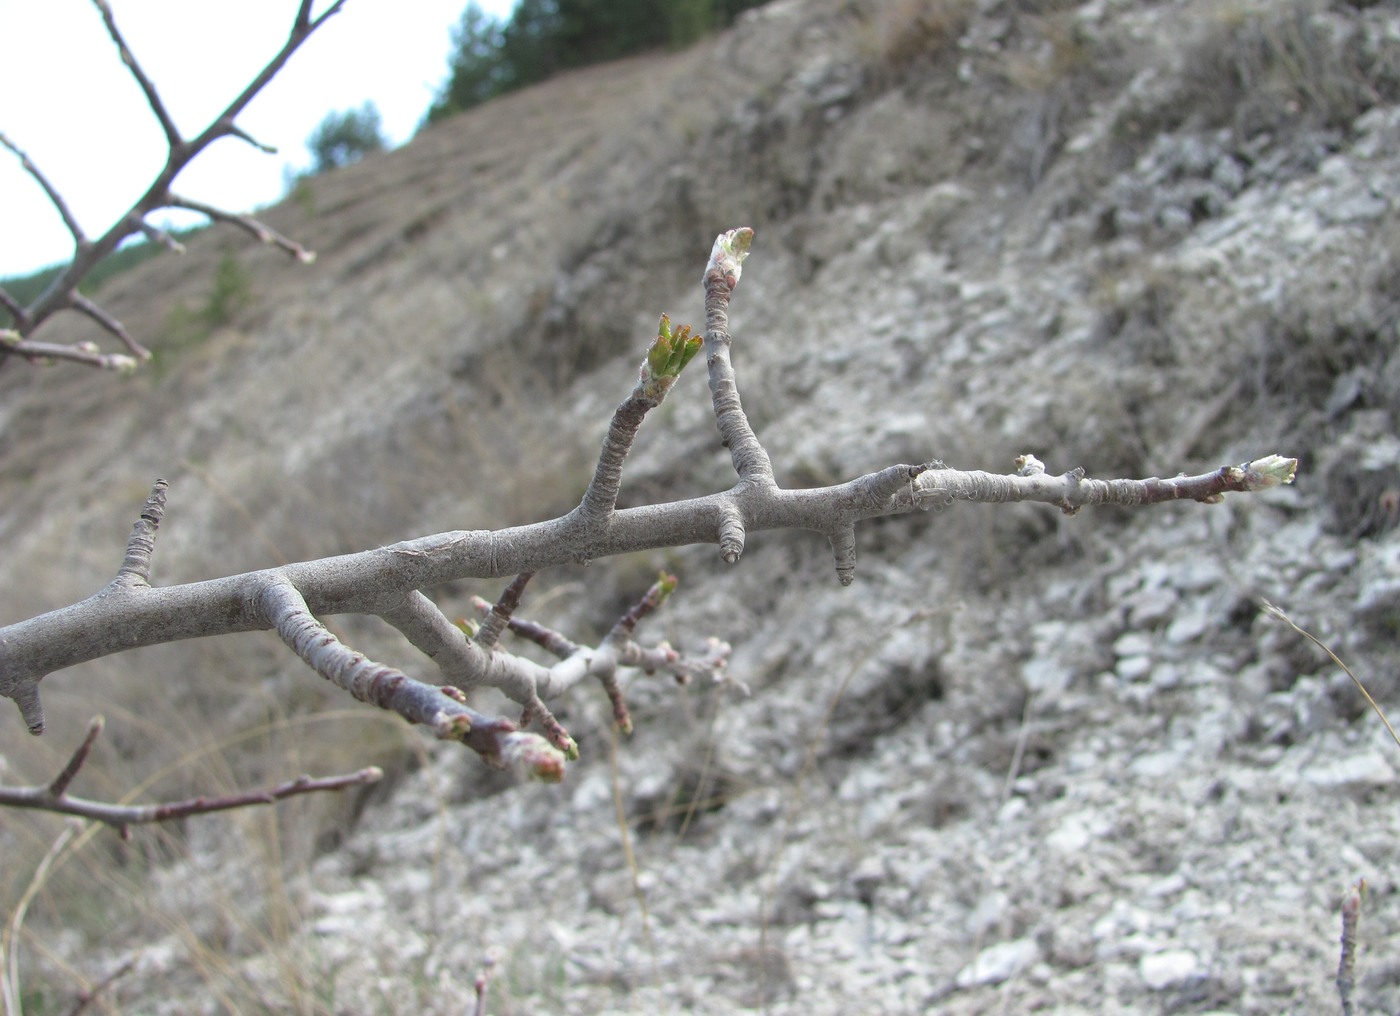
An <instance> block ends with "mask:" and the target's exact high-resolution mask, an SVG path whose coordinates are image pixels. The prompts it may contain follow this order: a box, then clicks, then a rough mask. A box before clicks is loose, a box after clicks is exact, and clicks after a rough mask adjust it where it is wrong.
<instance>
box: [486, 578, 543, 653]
mask: <svg viewBox="0 0 1400 1016" xmlns="http://www.w3.org/2000/svg"><path fill="white" fill-rule="evenodd" d="M534 575H535V573H534V572H523V573H522V574H520V575H517V576H516V577H515V578H514V579H512V580H511V583H510V585H508V586H506V588H505V591H504V592H502V593H501V598H500V599H499V600H497V601H496V602H495V604H494V605H493V606H492V607H491V609H490V610H488V611H487V612H486V620H484V621H482V622H481V627H480V628H479V629H478V630H477V633H476V634H475V635H473V636H472V641H473V642H475V643H476V644H477V645H479V646H480V647H481V648H482V649H491V648H493V647H494V646H495V645H496V643H497V642H498V641H499V640H500V638H501V631H502V629H504V628H505V626H506V625H507V624H508V623H509V622H510V618H511V615H512V614H514V613H515V612H516V610H517V609H519V607H520V597H521V595H522V594H523V593H524V592H525V586H526V585H527V584H528V583H529V581H530V580H531V579H532V578H534Z"/></svg>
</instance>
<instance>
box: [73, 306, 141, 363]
mask: <svg viewBox="0 0 1400 1016" xmlns="http://www.w3.org/2000/svg"><path fill="white" fill-rule="evenodd" d="M68 306H70V307H72V308H73V309H74V310H76V311H80V312H81V313H83V314H86V315H87V316H88V317H90V318H92V320H94V321H96V322H97V323H98V324H99V325H101V326H102V327H103V328H105V329H107V331H109V332H111V333H112V334H113V335H115V336H116V337H117V338H118V339H120V340H121V343H122V345H123V346H125V347H126V348H127V351H128V352H130V353H131V355H132V356H134V357H136V358H137V359H138V360H149V359H150V358H151V351H150V350H149V349H147V348H146V347H145V346H143V345H141V343H139V342H137V341H136V340H135V339H133V338H132V337H131V333H129V332H128V331H127V330H126V327H125V326H124V325H123V324H122V323H121V322H120V321H118V320H117V319H116V318H114V317H112V315H110V314H108V313H107V312H106V311H105V310H103V309H102V308H101V307H99V306H98V305H97V304H95V303H93V302H92V301H91V300H89V299H88V298H87V297H85V296H83V295H82V294H81V293H79V292H78V291H77V290H76V289H75V290H74V291H73V292H72V293H70V294H69V296H68Z"/></svg>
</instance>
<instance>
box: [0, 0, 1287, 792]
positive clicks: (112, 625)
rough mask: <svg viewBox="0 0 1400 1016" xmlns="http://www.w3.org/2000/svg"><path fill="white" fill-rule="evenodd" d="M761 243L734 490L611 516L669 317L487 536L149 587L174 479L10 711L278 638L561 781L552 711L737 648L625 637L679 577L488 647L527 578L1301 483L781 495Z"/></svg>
mask: <svg viewBox="0 0 1400 1016" xmlns="http://www.w3.org/2000/svg"><path fill="white" fill-rule="evenodd" d="M304 9H305V8H304ZM751 237H752V231H751V230H747V229H744V230H732V231H730V232H729V233H726V234H723V235H721V236H720V238H719V239H718V240H717V241H716V243H715V247H714V251H713V252H712V255H711V258H710V262H709V265H708V266H707V268H706V271H705V276H704V283H705V292H706V322H707V328H706V334H705V339H704V343H703V347H704V350H705V352H706V362H707V364H708V369H709V381H710V390H711V393H712V396H713V402H714V412H715V418H716V423H717V426H718V428H719V431H720V435H721V438H722V440H723V442H724V443H725V444H726V445H727V446H728V447H729V449H730V451H731V453H732V455H733V461H734V469H735V472H736V473H737V474H738V482H737V483H735V485H734V486H733V487H732V488H730V489H729V490H727V491H723V492H721V493H718V494H712V495H710V496H708V497H702V498H693V499H689V500H683V501H673V502H669V503H664V504H657V505H647V506H643V507H638V508H629V509H624V510H621V511H619V510H617V509H616V507H615V502H616V496H617V490H618V485H619V484H620V482H621V473H622V466H623V462H624V460H625V458H626V455H627V452H628V450H629V449H630V448H631V445H632V441H633V439H634V438H635V435H636V433H637V429H638V427H639V426H640V425H641V422H642V419H643V417H644V416H645V415H646V413H647V411H648V410H650V409H651V408H654V407H655V406H657V405H659V404H660V403H661V401H662V400H663V399H664V398H665V396H666V393H667V392H668V391H669V390H670V388H671V385H672V383H673V382H674V380H675V378H676V376H677V375H678V374H679V372H680V370H681V369H683V367H684V365H685V362H687V361H688V359H689V357H690V356H691V355H693V354H694V353H695V352H696V351H697V349H698V348H699V344H698V343H695V344H692V340H691V339H690V338H689V337H688V335H687V333H688V329H684V328H682V329H677V330H676V331H674V332H673V331H671V330H670V328H669V324H668V323H667V321H666V319H665V318H664V317H663V320H662V328H661V334H660V335H659V336H658V339H657V340H656V341H655V342H654V343H653V345H652V346H651V348H650V349H649V350H648V354H647V359H646V361H644V363H643V365H642V369H641V377H640V380H639V382H638V384H637V386H636V388H635V389H634V391H633V393H632V396H631V397H629V398H628V399H627V400H626V401H624V402H623V403H622V404H621V405H620V406H619V407H618V408H617V411H616V412H615V413H614V416H613V421H612V425H611V427H610V428H609V431H608V436H607V439H606V440H605V442H604V446H603V449H602V451H601V453H600V455H599V464H598V468H597V471H596V473H595V475H594V480H593V483H592V484H591V485H590V487H589V490H588V493H587V494H586V495H585V496H584V499H583V502H582V503H581V504H580V505H579V507H577V508H575V509H574V510H573V511H571V512H569V513H568V514H567V515H564V516H562V517H560V518H557V519H552V520H550V521H547V522H539V523H535V524H533V525H528V526H517V527H514V528H510V529H502V530H497V531H494V532H492V531H487V530H469V531H456V532H447V533H439V534H436V535H434V536H426V537H422V538H420V539H416V540H407V541H405V542H402V543H396V544H393V545H391V546H388V547H381V548H379V549H377V550H369V551H365V552H363V553H359V554H346V555H341V556H339V557H331V558H325V559H322V560H319V561H303V562H299V563H296V564H289V565H284V566H282V567H278V568H269V569H265V570H263V571H255V572H247V573H245V574H242V575H233V576H229V577H227V578H221V579H213V580H209V581H206V582H195V583H189V584H185V585H178V586H167V587H164V588H156V587H152V586H150V585H149V574H150V558H151V552H152V549H153V546H154V538H155V532H156V528H157V526H158V525H159V523H160V520H161V517H162V514H163V512H164V504H165V487H164V484H163V483H157V485H156V488H155V490H153V491H152V494H151V497H150V498H149V499H148V500H147V502H146V505H145V508H144V509H143V511H142V516H141V519H140V520H138V522H137V524H136V526H135V527H134V529H133V532H132V536H131V539H130V541H129V543H128V548H127V555H126V559H125V560H124V562H123V565H122V568H121V570H120V571H119V573H118V575H117V577H116V578H115V579H114V580H113V581H112V582H111V583H110V584H108V586H107V587H106V588H104V589H103V590H102V591H101V592H99V593H97V594H96V595H94V596H91V597H89V598H88V599H86V600H83V601H82V602H80V603H76V604H73V605H72V606H69V607H63V608H61V609H59V610H55V611H51V612H49V613H47V614H42V615H40V616H38V617H35V618H31V619H30V620H28V621H21V622H19V623H17V624H12V625H9V626H7V627H4V628H0V695H5V696H7V697H9V698H11V699H14V700H15V702H16V703H17V704H18V705H19V707H20V710H21V713H22V714H23V715H24V718H25V720H26V722H27V723H28V724H29V727H30V729H31V730H32V731H33V732H35V733H38V732H40V731H41V730H42V729H43V713H42V709H41V708H40V702H39V694H38V688H39V682H40V681H41V680H42V679H43V678H44V677H45V676H46V675H47V674H49V673H51V672H52V671H54V670H59V669H61V668H64V667H70V666H73V665H74V664H77V663H81V662H84V661H86V660H91V659H95V658H97V657H100V656H106V655H110V654H112V653H115V652H119V651H121V650H123V649H130V648H134V647H136V646H148V645H154V644H157V643H164V642H173V641H177V640H179V639H185V638H196V637H202V636H208V635H220V634H227V633H232V632H240V631H252V630H257V629H267V628H272V629H275V630H276V631H277V632H278V634H279V635H280V636H281V637H282V639H283V641H285V642H286V643H287V645H288V646H290V647H291V648H292V649H293V650H294V651H295V652H296V653H297V655H298V656H300V657H301V658H302V659H303V660H304V661H305V662H306V663H307V664H309V665H310V666H311V667H312V668H313V669H315V670H316V671H317V673H319V674H321V675H322V676H324V677H326V678H327V679H328V680H330V681H332V682H333V683H335V684H336V685H337V686H339V687H341V688H343V689H345V690H346V691H349V692H350V693H351V694H352V695H354V696H355V697H356V698H358V699H361V700H362V701H366V702H371V703H374V704H375V705H378V706H381V707H383V708H386V709H392V710H394V711H395V712H397V713H399V714H400V715H402V716H404V717H405V718H406V719H408V720H410V721H411V722H414V723H418V724H422V725H424V726H427V727H428V728H429V729H430V730H432V731H433V732H434V733H436V734H437V735H438V736H439V737H446V738H452V739H456V740H462V741H464V742H465V743H467V744H468V745H469V746H471V747H472V748H474V749H475V750H476V751H478V752H479V753H481V754H482V755H483V756H485V757H486V758H488V759H490V760H492V761H496V762H500V763H511V762H515V763H516V764H521V765H524V766H525V767H526V768H527V769H530V770H531V771H533V772H535V773H536V774H537V775H544V776H546V777H551V778H552V777H554V776H556V775H558V774H559V773H560V772H562V760H563V757H564V756H569V757H572V756H573V755H574V754H575V753H576V751H577V747H576V745H575V744H574V742H573V739H572V738H571V737H570V736H569V735H568V733H567V731H565V730H564V728H563V727H562V725H560V724H559V722H558V720H556V719H555V718H554V716H553V715H552V714H551V713H550V711H549V709H548V707H547V706H546V705H545V702H546V700H548V699H552V698H555V697H557V696H558V695H561V694H563V693H564V692H565V691H567V690H568V689H569V688H570V687H572V686H573V685H575V684H577V683H578V682H580V681H582V680H584V679H585V678H588V677H596V678H598V679H599V680H600V681H601V682H602V684H603V686H604V688H605V689H606V690H607V692H608V694H609V697H610V698H611V699H612V701H613V706H614V716H615V717H616V719H617V721H618V724H619V726H621V727H623V728H624V729H626V728H627V727H628V726H629V725H630V721H629V720H628V717H627V712H626V706H625V703H623V701H622V696H621V692H620V686H619V684H618V682H617V679H616V671H617V668H618V666H626V665H632V666H642V667H645V668H647V669H666V670H669V671H670V672H672V673H674V674H676V675H677V676H678V677H688V676H690V675H691V674H693V673H709V674H712V675H715V676H718V673H719V671H720V670H721V669H722V667H723V661H724V657H725V656H726V655H727V652H728V648H727V647H725V646H723V644H722V643H718V642H716V643H714V644H713V646H712V648H711V650H710V651H708V652H707V653H706V655H705V658H704V659H703V660H702V661H699V662H696V661H687V660H685V659H684V658H682V657H681V656H680V654H677V653H675V652H674V650H671V649H670V648H669V647H667V646H665V645H664V644H663V645H662V646H660V647H656V648H654V649H644V648H642V647H640V646H638V645H637V644H636V643H635V642H634V641H633V640H632V632H633V629H634V628H635V627H636V624H637V622H638V621H639V620H640V619H641V618H642V617H643V616H645V614H646V613H648V612H649V611H651V610H653V609H655V607H656V606H658V605H659V604H660V602H661V601H662V600H663V599H664V598H665V596H666V595H668V594H669V592H670V589H671V588H674V579H672V578H670V577H669V576H667V577H663V579H662V580H661V581H659V582H658V584H657V585H656V586H655V587H653V589H652V590H651V591H650V592H649V593H648V595H647V597H645V598H644V599H643V600H642V601H641V602H640V603H639V604H638V605H637V606H636V607H635V608H634V609H633V610H632V611H630V612H629V613H628V614H627V615H625V616H624V617H623V618H622V620H621V621H619V622H618V624H617V626H616V627H615V628H614V629H613V631H612V632H611V633H610V634H609V635H608V636H607V637H606V638H605V639H604V640H603V642H602V643H600V644H599V646H598V647H596V648H589V647H587V646H581V645H578V644H576V643H574V642H572V641H571V640H568V639H565V638H564V637H563V636H557V633H551V634H550V635H549V636H547V637H545V641H544V642H542V644H547V645H548V647H549V648H550V649H551V651H554V652H556V654H557V655H559V656H560V657H561V659H560V660H559V662H558V663H556V664H555V665H554V666H552V667H544V666H541V665H539V664H537V663H534V662H531V661H529V660H527V659H525V658H523V657H519V656H516V655H514V654H512V653H509V652H505V651H503V650H501V649H500V648H499V647H497V646H496V639H497V636H498V635H499V634H500V632H501V631H503V630H504V629H505V627H506V626H507V625H510V626H511V627H512V628H515V629H516V630H517V631H520V630H522V625H519V624H517V623H516V622H515V621H514V619H513V617H512V615H513V613H514V611H515V609H516V607H517V606H518V604H519V599H520V594H521V592H522V590H523V589H524V585H525V582H526V581H527V580H528V578H529V576H530V575H531V574H533V573H534V572H537V571H540V570H542V569H545V568H550V567H554V566H557V565H562V564H570V563H576V562H580V561H590V560H593V559H596V558H603V557H611V556H613V555H616V554H624V553H630V552H634V551H639V550H651V549H656V548H667V547H679V546H685V545H688V544H703V543H717V544H718V545H719V547H720V552H721V554H722V555H723V557H724V559H725V560H726V561H729V562H731V563H732V562H734V561H736V560H737V559H738V556H739V554H740V552H741V551H742V549H743V546H744V541H745V539H746V537H747V534H748V533H752V532H759V531H763V530H769V529H808V530H812V531H813V532H816V533H820V534H822V535H824V536H826V537H827V538H828V539H829V540H830V542H831V545H832V548H833V552H834V554H835V558H836V570H837V575H838V577H839V578H840V580H841V582H842V583H843V584H846V583H849V582H850V581H851V580H852V578H853V575H854V569H855V544H856V540H855V527H856V525H857V524H858V523H860V522H862V521H864V520H866V519H871V518H878V517H881V516H887V515H897V514H901V513H904V512H909V511H912V510H914V509H915V508H922V509H928V508H934V507H942V506H946V505H948V504H951V503H953V502H954V501H958V500H967V501H1027V500H1029V501H1042V502H1045V503H1048V504H1051V505H1055V506H1056V507H1059V508H1061V509H1062V510H1064V511H1067V512H1074V511H1076V510H1078V509H1079V508H1080V507H1081V506H1083V505H1086V504H1123V505H1141V504H1152V503H1158V502H1162V501H1169V500H1177V499H1182V498H1191V499H1194V500H1197V501H1203V502H1214V501H1218V500H1220V499H1221V498H1222V497H1223V496H1224V495H1225V493H1226V492H1229V491H1251V490H1260V489H1263V488H1265V487H1270V486H1274V485H1276V484H1279V483H1287V482H1289V481H1291V480H1292V478H1293V470H1294V468H1295V467H1296V465H1297V463H1296V462H1295V461H1294V460H1292V459H1284V458H1281V457H1278V456H1268V457H1265V458H1263V459H1258V460H1255V461H1254V462H1249V463H1246V464H1244V465H1243V466H1225V467H1222V468H1221V469H1219V470H1216V471H1215V472H1212V473H1207V474H1203V475H1201V476H1194V477H1186V476H1180V477H1174V478H1172V479H1165V480H1164V479H1159V478H1156V477H1153V478H1150V479H1146V480H1107V481H1105V480H1092V479H1088V478H1086V477H1085V476H1084V475H1083V472H1082V470H1075V471H1073V472H1070V473H1065V474H1063V475H1061V476H1049V475H1047V474H1046V473H1045V468H1044V466H1043V465H1041V463H1040V462H1039V460H1037V459H1036V458H1035V457H1034V456H1031V455H1025V456H1022V457H1021V458H1020V459H1019V460H1018V461H1017V466H1018V471H1017V472H1016V473H1015V474H1012V475H1007V476H1001V475H996V474H992V473H985V472H980V471H972V472H960V471H958V470H953V469H948V468H946V467H944V466H943V465H942V463H937V464H925V465H895V466H890V467H888V468H886V469H882V470H880V471H878V472H874V473H869V474H867V475H865V476H861V477H858V478H856V479H854V480H851V481H849V482H847V483H843V484H838V485H835V486H830V487H821V488H816V489H808V490H784V489H782V488H780V487H778V485H777V483H776V481H775V480H774V477H773V470H772V465H771V462H770V460H769V457H768V454H767V452H766V451H765V450H764V449H763V446H762V444H761V443H760V442H759V439H758V436H757V435H756V434H755V433H754V431H753V428H752V427H751V426H750V424H749V421H748V419H747V417H746V416H745V415H744V411H743V408H742V406H741V404H740V402H739V393H738V386H737V381H736V378H735V372H734V368H733V365H732V363H731V362H730V347H731V345H732V341H733V340H732V337H731V336H730V334H729V331H728V317H727V308H728V305H729V300H730V296H731V294H732V292H733V290H734V287H735V285H736V284H737V283H738V280H739V276H740V266H741V264H742V262H743V259H744V257H745V256H746V254H747V249H748V243H749V240H750V239H751ZM501 576H517V579H516V581H515V582H514V583H512V585H511V586H510V587H509V588H508V589H507V591H506V593H505V594H503V596H502V597H501V600H500V601H499V602H498V604H497V605H496V606H495V607H494V608H491V609H490V611H489V615H488V620H487V622H486V623H485V625H484V626H483V628H482V629H481V630H480V631H479V632H478V633H477V636H476V637H473V638H468V637H467V635H466V634H465V633H464V632H463V631H462V630H461V629H460V628H459V627H458V626H457V625H455V624H453V623H452V622H451V621H450V620H448V618H447V617H446V616H445V615H443V613H442V612H441V611H440V610H439V609H438V608H437V607H436V606H435V605H434V604H433V603H432V601H431V600H429V599H428V598H427V597H426V596H425V595H424V594H423V593H422V592H420V590H422V589H426V588H429V587H432V586H437V585H442V584H443V583H446V582H450V581H455V580H459V579H465V578H497V577H501ZM342 613H358V614H374V615H378V616H380V617H382V618H384V619H385V620H386V621H387V622H388V623H390V624H391V625H393V626H394V627H396V628H398V629H399V630H400V631H401V632H403V633H404V635H405V636H407V637H408V639H409V641H410V642H411V643H412V644H413V645H414V646H416V647H417V648H418V649H419V650H421V651H422V652H423V653H425V654H426V655H427V656H428V657H429V658H430V659H431V660H432V661H433V662H434V663H435V664H436V665H437V667H438V669H439V671H440V673H441V675H442V677H443V679H444V681H445V682H446V685H445V686H438V685H432V684H426V683H423V682H420V681H417V680H415V679H413V678H411V677H409V676H408V675H407V674H405V673H404V672H403V671H401V670H398V669H397V668H394V667H390V666H386V665H384V664H379V663H375V662H374V661H372V660H369V659H366V658H365V657H364V656H362V655H361V654H359V653H356V652H355V651H354V650H352V649H351V648H350V647H348V646H346V645H344V644H342V643H341V642H340V641H339V640H338V639H337V638H336V637H335V636H334V635H332V634H331V632H330V631H329V630H328V629H327V628H326V626H325V625H324V624H323V623H322V622H321V620H320V618H322V617H325V616H328V615H332V614H342ZM538 640H539V639H538V638H537V641H538ZM721 647H722V648H721ZM479 685H487V686H490V687H495V688H499V689H501V690H502V691H504V692H505V693H506V694H507V695H508V696H510V697H511V698H512V699H514V700H515V701H517V702H519V703H521V704H522V705H523V706H524V710H525V711H524V715H523V717H522V720H521V724H522V725H523V724H525V723H528V722H530V721H531V720H538V721H539V723H540V724H541V726H542V727H543V729H544V731H545V733H546V736H547V737H548V738H549V740H550V742H551V743H552V745H553V748H549V747H548V746H547V745H545V744H544V742H543V741H541V740H540V739H539V738H538V737H535V735H531V734H526V733H523V732H521V731H519V730H517V728H516V726H515V725H514V724H511V723H510V722H509V721H506V720H501V719H496V718H492V717H488V716H483V715H482V714H480V713H477V712H475V711H474V710H472V709H470V708H469V707H468V706H467V705H466V702H465V695H464V694H463V692H464V690H468V689H471V688H474V687H477V686H479ZM556 749H557V750H556Z"/></svg>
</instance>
